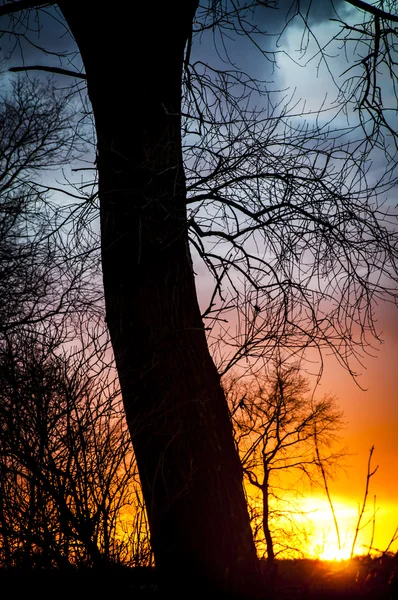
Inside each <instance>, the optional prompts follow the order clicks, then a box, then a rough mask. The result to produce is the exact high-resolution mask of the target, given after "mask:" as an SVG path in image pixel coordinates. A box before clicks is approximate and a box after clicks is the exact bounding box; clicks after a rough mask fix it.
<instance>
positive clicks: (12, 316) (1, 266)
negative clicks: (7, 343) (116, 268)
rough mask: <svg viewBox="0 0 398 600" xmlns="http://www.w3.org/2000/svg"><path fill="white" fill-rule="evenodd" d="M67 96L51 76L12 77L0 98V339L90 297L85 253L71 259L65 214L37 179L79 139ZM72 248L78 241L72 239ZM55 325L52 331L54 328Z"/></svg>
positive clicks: (55, 317) (53, 318)
mask: <svg viewBox="0 0 398 600" xmlns="http://www.w3.org/2000/svg"><path fill="white" fill-rule="evenodd" d="M74 125H75V113H74V110H73V107H72V102H71V98H70V96H68V94H67V93H66V92H65V91H62V90H60V89H57V88H56V86H55V85H54V84H53V83H52V82H51V80H46V81H39V80H37V79H29V78H27V77H19V78H18V79H16V80H14V82H13V83H12V86H11V89H10V90H8V93H5V94H4V95H3V96H2V103H1V106H0V284H1V285H0V341H2V340H3V339H4V337H7V335H9V334H10V333H11V332H13V331H15V330H20V329H21V328H24V329H25V330H29V329H30V328H33V330H34V331H35V332H36V333H37V331H38V329H37V327H38V325H39V324H40V323H41V324H42V330H43V333H44V330H45V329H46V328H47V329H49V328H50V324H51V323H52V324H53V325H54V324H56V327H57V329H58V336H59V335H60V329H62V328H65V327H66V322H67V319H68V316H69V317H70V315H71V314H72V313H73V314H74V315H75V316H74V318H75V319H76V314H78V313H79V310H80V311H81V309H82V306H84V309H85V312H87V310H88V307H89V306H90V303H92V304H93V305H94V304H95V301H94V294H95V292H94V291H93V289H92V287H91V286H89V285H87V282H88V281H89V280H90V277H91V278H92V277H93V266H94V265H93V264H92V263H93V261H92V260H91V257H90V256H84V255H83V258H82V257H81V255H80V256H79V258H78V259H76V249H77V245H76V243H75V242H73V240H70V239H68V237H67V231H66V228H65V226H64V222H65V214H64V213H63V211H62V210H61V207H59V206H56V205H55V204H53V203H52V202H51V198H50V195H49V194H48V191H47V189H48V186H47V185H45V184H43V182H42V179H43V178H45V177H46V176H47V178H48V177H49V176H50V175H51V172H52V171H53V170H54V168H55V167H56V168H60V167H62V166H63V165H65V164H67V163H68V162H69V161H70V160H74V159H76V157H78V156H79V152H80V151H82V149H83V145H82V144H81V143H80V142H77V143H75V136H76V135H77V134H78V130H76V127H75V126H74ZM78 251H79V253H81V251H82V246H81V245H80V244H79V250H78ZM53 333H54V331H53Z"/></svg>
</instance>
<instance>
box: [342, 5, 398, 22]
mask: <svg viewBox="0 0 398 600" xmlns="http://www.w3.org/2000/svg"><path fill="white" fill-rule="evenodd" d="M346 2H348V4H352V6H355V7H356V8H359V9H360V10H364V11H365V12H367V13H371V14H372V15H374V16H375V17H379V18H381V19H386V20H388V21H393V22H394V23H398V15H393V14H391V13H389V12H386V11H385V10H382V9H381V8H377V7H376V6H373V5H372V4H368V3H367V2H362V0H346Z"/></svg>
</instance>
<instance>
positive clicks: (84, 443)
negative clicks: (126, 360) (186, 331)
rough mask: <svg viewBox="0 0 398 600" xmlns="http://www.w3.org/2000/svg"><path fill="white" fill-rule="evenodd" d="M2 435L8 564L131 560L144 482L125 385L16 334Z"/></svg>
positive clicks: (2, 373) (5, 376)
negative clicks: (122, 395)
mask: <svg viewBox="0 0 398 600" xmlns="http://www.w3.org/2000/svg"><path fill="white" fill-rule="evenodd" d="M0 429H1V459H0V471H1V499H2V500H1V510H0V513H1V515H0V537H1V542H2V543H1V548H2V553H3V557H2V558H3V564H5V565H6V566H27V567H33V566H37V565H39V566H41V567H42V568H51V567H54V566H57V567H59V568H64V567H65V566H70V565H75V566H82V565H86V566H87V565H94V566H100V565H103V566H106V565H107V564H114V563H119V562H121V561H122V562H128V563H131V562H132V558H131V557H130V556H128V553H129V551H130V552H131V551H132V550H133V548H130V544H131V542H133V543H134V542H135V543H137V541H136V540H134V537H133V536H134V532H132V531H129V530H128V529H126V524H127V522H128V519H129V518H130V520H131V516H130V517H129V515H128V512H130V513H131V512H134V510H135V508H136V506H137V508H138V513H137V515H136V517H137V518H138V517H139V514H140V507H139V504H138V503H137V490H138V489H139V488H138V486H139V483H138V480H137V470H136V464H135V460H134V455H133V452H132V448H131V442H130V436H129V432H128V429H127V426H126V423H125V420H124V416H123V413H122V412H121V407H120V399H119V394H118V390H117V388H116V389H115V388H114V385H113V386H112V384H110V383H109V382H107V378H105V377H104V376H103V378H102V379H101V378H99V377H98V376H96V377H90V376H89V375H88V374H86V372H85V364H84V363H80V362H76V361H74V360H73V359H71V358H68V357H66V356H65V355H60V354H59V353H58V354H55V353H54V348H50V347H44V346H42V345H40V344H39V343H38V342H37V340H35V339H32V338H29V337H28V336H26V335H20V334H19V335H18V334H14V335H13V337H12V338H9V340H8V344H7V347H6V348H2V350H1V352H0ZM141 512H142V509H141ZM141 518H142V517H141ZM124 519H125V520H126V522H124ZM140 534H141V537H142V535H143V531H142V528H141V531H140ZM147 540H148V538H146V542H145V540H141V542H140V543H139V544H138V548H139V550H142V549H143V548H144V547H145V543H147ZM135 552H136V556H135V557H134V561H135V562H137V561H139V560H140V561H141V562H142V561H143V560H145V558H143V557H142V556H141V557H139V556H138V553H137V550H135Z"/></svg>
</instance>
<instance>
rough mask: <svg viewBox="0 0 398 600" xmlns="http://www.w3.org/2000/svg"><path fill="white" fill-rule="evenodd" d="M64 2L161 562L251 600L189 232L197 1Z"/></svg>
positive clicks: (243, 526)
mask: <svg viewBox="0 0 398 600" xmlns="http://www.w3.org/2000/svg"><path fill="white" fill-rule="evenodd" d="M59 5H60V8H61V10H62V11H63V13H64V15H65V17H66V19H67V21H68V23H69V26H70V28H71V31H72V33H73V35H74V37H75V39H76V41H77V44H78V46H79V48H80V51H81V54H82V58H83V62H84V64H85V69H86V74H87V82H88V92H89V97H90V100H91V103H92V107H93V112H94V118H95V124H96V131H97V140H98V158H97V160H98V173H99V195H100V204H101V234H102V242H101V243H102V265H103V278H104V289H105V301H106V318H107V323H108V326H109V330H110V334H111V339H112V344H113V349H114V353H115V358H116V364H117V368H118V373H119V378H120V384H121V389H122V394H123V400H124V405H125V410H126V414H127V419H128V424H129V429H130V432H131V437H132V440H133V445H134V450H135V454H136V459H137V463H138V467H139V472H140V477H141V483H142V487H143V493H144V498H145V503H146V507H147V511H148V519H149V524H150V530H151V542H152V546H153V550H154V555H155V563H156V568H157V570H158V572H159V574H160V576H161V578H162V580H163V581H166V582H168V583H169V584H170V585H173V594H174V596H175V595H176V591H178V589H179V588H180V591H181V593H184V595H185V596H192V591H193V590H195V591H199V589H201V590H202V592H203V589H208V588H210V589H211V590H212V591H213V592H223V591H225V592H227V593H228V594H230V595H231V597H233V596H236V597H237V598H249V597H255V596H256V595H257V594H258V590H259V588H258V585H259V575H258V573H259V570H258V563H257V558H256V554H255V548H254V543H253V538H252V533H251V529H250V524H249V517H248V513H247V507H246V503H245V498H244V493H243V486H242V470H241V465H240V461H239V458H238V455H237V453H236V450H235V447H234V443H233V437H232V428H231V424H230V420H229V415H228V409H227V404H226V401H225V398H224V394H223V391H222V389H221V386H220V381H219V376H218V373H217V371H216V368H215V366H214V364H213V362H212V360H211V357H210V355H209V351H208V348H207V344H206V338H205V333H204V328H203V323H202V320H201V316H200V311H199V306H198V302H197V297H196V290H195V282H194V275H193V269H192V263H191V258H190V253H189V248H188V238H187V217H186V190H185V179H184V172H183V166H182V152H181V121H180V116H179V114H180V107H181V78H182V67H183V55H184V48H185V45H186V43H187V40H188V38H189V35H190V31H191V23H192V18H193V15H194V12H195V9H196V6H197V0H185V2H177V1H175V0H174V1H169V2H165V1H163V2H160V1H154V2H141V3H137V4H135V3H131V6H132V8H131V13H127V11H126V13H125V12H124V9H123V8H120V10H119V11H117V10H116V8H115V7H110V6H107V5H100V4H98V3H97V2H93V1H86V2H84V3H81V2H77V1H76V0H67V1H66V0H65V1H60V2H59ZM119 6H121V5H119ZM143 31H144V32H146V36H145V37H144V38H142V37H141V36H142V33H143ZM173 578H174V581H173ZM182 578H184V579H185V583H184V584H183V583H182V581H181V579H182ZM187 581H189V587H185V588H183V585H186V582H187Z"/></svg>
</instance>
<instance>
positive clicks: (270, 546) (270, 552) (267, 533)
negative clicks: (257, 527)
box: [261, 463, 275, 563]
mask: <svg viewBox="0 0 398 600" xmlns="http://www.w3.org/2000/svg"><path fill="white" fill-rule="evenodd" d="M268 480H269V470H268V465H267V464H266V463H264V481H263V483H262V486H261V493H262V496H263V531H264V537H265V543H266V546H267V561H268V563H273V562H274V560H275V552H274V543H273V541H272V535H271V530H270V527H269V485H268Z"/></svg>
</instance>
